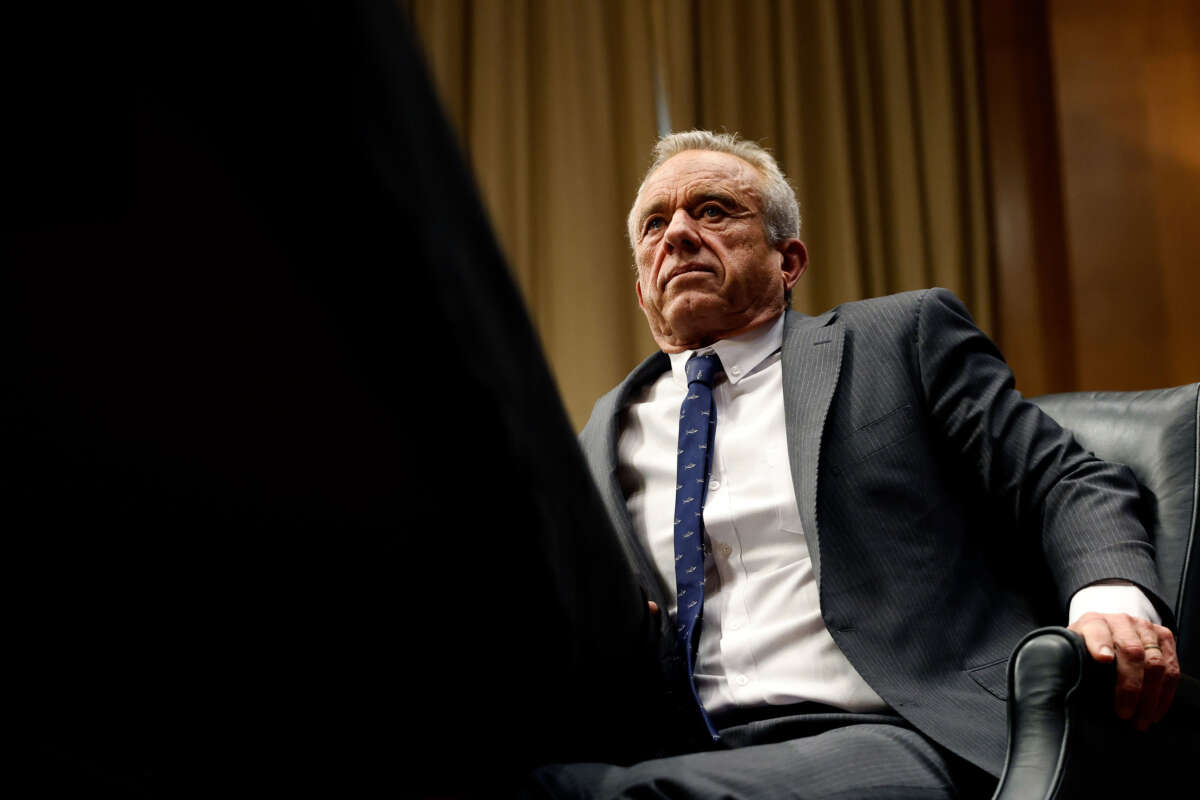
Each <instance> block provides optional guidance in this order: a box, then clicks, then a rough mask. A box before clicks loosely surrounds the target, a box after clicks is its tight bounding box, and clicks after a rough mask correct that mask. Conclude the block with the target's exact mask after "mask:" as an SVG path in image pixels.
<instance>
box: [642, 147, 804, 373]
mask: <svg viewBox="0 0 1200 800" xmlns="http://www.w3.org/2000/svg"><path fill="white" fill-rule="evenodd" d="M761 182H762V178H761V176H760V175H759V173H758V172H757V171H756V170H755V169H754V167H752V166H751V165H750V164H748V163H747V162H745V161H743V160H742V159H740V158H738V157H736V156H733V155H729V154H728V153H718V152H711V151H701V150H688V151H685V152H683V153H680V154H678V155H676V156H672V157H671V158H670V159H668V160H667V161H666V162H665V163H663V165H662V166H660V167H659V168H658V169H657V170H655V171H654V173H653V174H651V175H650V177H649V179H647V181H646V183H645V185H644V186H643V187H642V191H641V193H640V194H639V195H638V198H637V202H636V203H635V204H634V213H633V224H634V226H635V227H634V256H635V257H636V259H637V267H638V281H637V293H638V302H639V303H640V304H641V307H642V310H643V311H644V312H645V314H646V319H647V321H648V322H649V323H650V332H651V333H652V334H653V336H654V339H655V341H656V342H657V343H658V346H659V347H661V348H662V349H663V350H665V351H667V352H679V351H682V350H688V349H694V348H697V347H701V346H704V345H708V344H711V343H712V342H714V341H716V340H717V339H722V338H725V337H727V336H733V335H736V334H738V333H742V332H744V331H746V330H749V329H751V328H754V327H756V326H758V325H761V324H762V323H764V322H767V321H769V320H771V319H774V318H775V317H776V316H778V314H779V313H780V312H781V311H782V310H783V308H784V300H783V292H784V289H785V288H790V287H791V286H792V285H793V284H794V283H795V282H796V280H798V279H799V277H800V274H801V273H802V272H803V271H804V265H805V261H806V256H805V254H804V246H803V245H802V244H801V243H800V242H799V240H797V239H789V240H788V241H787V242H784V243H782V244H781V245H778V246H775V247H772V246H771V245H769V244H768V243H767V235H766V230H765V228H764V226H763V220H762V213H761V212H762V196H761V193H760V191H759V186H760V185H761Z"/></svg>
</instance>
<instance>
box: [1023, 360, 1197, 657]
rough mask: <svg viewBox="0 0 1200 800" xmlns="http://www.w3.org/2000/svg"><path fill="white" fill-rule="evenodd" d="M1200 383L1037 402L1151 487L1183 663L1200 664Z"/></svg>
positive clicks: (1154, 528) (1150, 505) (1155, 532)
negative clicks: (1199, 538) (1199, 546)
mask: <svg viewBox="0 0 1200 800" xmlns="http://www.w3.org/2000/svg"><path fill="white" fill-rule="evenodd" d="M1198 399H1200V383H1193V384H1189V385H1187V386H1177V387H1174V388H1171V389H1156V390H1152V391H1144V392H1078V393H1073V394H1057V395H1047V396H1045V397H1039V398H1033V402H1034V403H1037V404H1038V405H1039V406H1041V408H1042V409H1043V410H1044V411H1045V412H1046V413H1048V414H1049V415H1050V416H1052V417H1054V419H1055V420H1056V421H1057V422H1058V423H1059V424H1060V425H1062V426H1063V427H1064V428H1068V429H1069V430H1071V431H1072V432H1073V433H1074V434H1075V438H1076V439H1078V440H1079V443H1080V444H1082V445H1083V446H1084V447H1085V448H1087V449H1089V450H1091V451H1092V452H1094V453H1095V454H1096V455H1098V456H1100V457H1101V458H1103V459H1106V460H1108V461H1117V462H1119V463H1122V464H1125V465H1127V466H1128V467H1129V468H1130V469H1132V470H1133V472H1134V474H1135V475H1136V476H1137V479H1138V482H1139V483H1141V484H1142V487H1143V500H1144V501H1145V505H1144V508H1143V511H1144V517H1143V519H1144V521H1145V522H1146V526H1147V529H1148V530H1149V531H1150V535H1151V536H1152V537H1153V541H1154V547H1155V551H1156V560H1157V562H1158V572H1159V578H1160V580H1161V581H1162V587H1163V592H1164V594H1165V595H1166V596H1167V597H1168V598H1171V599H1172V603H1173V605H1172V608H1171V609H1170V610H1171V612H1172V613H1173V614H1174V616H1175V619H1176V621H1177V623H1178V626H1179V627H1178V630H1177V631H1176V633H1177V634H1178V636H1179V643H1180V645H1181V648H1182V649H1181V651H1180V659H1181V661H1182V662H1183V663H1184V665H1185V668H1189V667H1188V665H1190V669H1189V671H1191V672H1195V671H1196V666H1197V662H1200V641H1197V639H1198V638H1200V631H1197V626H1198V625H1200V620H1197V618H1196V617H1197V603H1196V600H1195V597H1194V596H1189V590H1190V593H1191V595H1194V594H1195V593H1197V592H1200V583H1198V582H1197V578H1196V574H1197V571H1200V553H1196V552H1195V549H1196V545H1195V539H1196V514H1197V505H1198V503H1197V493H1198V491H1200V488H1198V487H1200V482H1198V481H1200V479H1198V477H1197V468H1196V465H1197V461H1198V460H1200V456H1198V453H1200V436H1198V432H1200V416H1198V409H1200V406H1198Z"/></svg>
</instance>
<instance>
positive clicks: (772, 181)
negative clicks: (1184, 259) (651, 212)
mask: <svg viewBox="0 0 1200 800" xmlns="http://www.w3.org/2000/svg"><path fill="white" fill-rule="evenodd" d="M686 150H711V151H713V152H717V153H728V154H729V155H731V156H737V157H738V158H740V159H742V160H743V161H745V162H746V163H748V164H750V165H751V166H752V167H754V168H755V169H756V170H758V172H759V174H760V175H762V177H763V185H762V187H761V188H762V201H763V209H762V217H763V228H764V229H765V230H766V234H767V241H768V243H770V244H772V245H775V244H779V243H780V242H782V241H783V240H784V239H798V238H800V204H799V203H798V202H797V201H796V192H795V190H794V189H792V185H791V184H790V183H788V179H787V178H786V177H784V174H783V170H781V169H779V164H778V163H776V161H775V156H773V155H771V152H770V151H769V150H767V149H766V148H765V147H763V146H762V145H760V144H758V143H757V142H752V141H749V140H748V139H743V138H742V137H740V136H738V135H737V134H736V133H713V132H712V131H682V132H680V133H672V134H668V135H666V136H664V137H662V138H661V139H659V140H658V143H657V144H656V145H654V161H653V163H651V164H650V169H648V170H646V175H645V177H643V178H642V184H641V186H639V187H638V195H641V193H642V187H643V186H645V185H646V181H647V180H648V179H649V178H650V176H651V174H653V173H654V171H655V170H656V169H658V168H659V167H661V166H662V165H663V162H665V161H666V160H667V159H669V158H671V157H672V156H676V155H679V154H680V153H682V152H684V151H686ZM636 208H637V203H636V202H635V203H634V208H631V209H630V210H629V220H628V225H629V244H630V246H634V245H636V243H637V231H635V230H634V225H636V224H637V220H635V219H634V218H633V214H634V211H635V210H636Z"/></svg>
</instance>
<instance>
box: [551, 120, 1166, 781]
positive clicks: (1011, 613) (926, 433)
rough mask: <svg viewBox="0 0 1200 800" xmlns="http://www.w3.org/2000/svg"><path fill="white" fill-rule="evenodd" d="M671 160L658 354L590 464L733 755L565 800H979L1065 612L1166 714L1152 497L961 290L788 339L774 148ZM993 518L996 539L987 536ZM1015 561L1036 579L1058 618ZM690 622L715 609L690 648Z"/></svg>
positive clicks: (658, 213) (647, 286)
mask: <svg viewBox="0 0 1200 800" xmlns="http://www.w3.org/2000/svg"><path fill="white" fill-rule="evenodd" d="M656 156H657V159H656V161H655V163H654V165H653V167H652V168H651V170H650V172H649V174H648V175H647V178H646V180H645V181H644V183H643V185H642V187H641V189H640V191H639V193H638V198H637V201H636V202H635V204H634V207H633V209H632V211H631V213H630V218H629V235H630V241H631V243H632V245H633V249H634V253H635V257H636V261H637V267H638V282H637V293H638V299H639V302H640V304H641V307H642V309H643V311H644V312H645V314H646V318H647V320H648V322H649V325H650V329H651V332H652V334H653V336H654V338H655V340H656V342H657V343H658V344H659V346H660V348H661V349H662V352H661V353H657V354H655V355H654V356H652V357H651V358H650V359H648V360H647V361H646V362H644V363H643V364H642V365H641V366H639V367H638V368H637V369H635V370H634V371H633V373H631V374H630V376H629V377H628V378H627V379H626V380H625V381H624V382H622V383H621V385H620V386H618V387H617V388H616V389H614V390H613V391H612V392H610V393H609V394H608V395H606V396H605V397H604V398H602V399H601V400H600V401H599V402H598V403H597V405H596V408H595V410H594V412H593V416H592V419H591V420H590V422H589V423H588V425H587V427H586V428H585V430H584V432H583V434H582V437H581V438H582V442H583V446H584V450H585V454H586V456H587V458H588V461H589V465H590V467H591V469H592V472H593V475H594V477H595V478H596V480H597V483H598V485H599V487H600V490H601V494H602V496H603V498H604V500H605V502H606V506H607V508H608V511H609V515H610V517H611V520H612V522H613V525H614V527H615V528H616V529H617V530H618V532H619V534H620V536H621V538H622V541H623V544H624V546H625V549H626V552H627V553H628V554H629V556H630V560H631V562H632V564H633V565H634V569H635V571H636V572H637V573H638V574H639V578H640V579H641V582H642V584H643V586H645V587H647V589H646V590H647V593H648V595H649V598H650V606H651V607H652V609H654V610H655V611H656V612H657V613H658V615H659V621H660V625H661V636H662V639H661V641H662V642H663V643H664V646H663V659H664V663H667V664H669V665H673V667H674V670H675V673H676V679H677V680H679V681H681V682H682V683H683V684H686V685H687V687H688V689H689V690H690V691H686V692H683V693H682V694H683V701H682V702H681V704H680V705H681V706H682V707H684V708H685V709H688V708H690V711H691V713H692V715H693V722H694V729H695V730H696V731H698V732H699V733H700V736H699V737H698V738H699V739H701V740H703V739H706V738H711V743H710V745H711V746H710V747H709V748H708V749H710V750H711V749H712V748H713V747H715V748H716V750H715V751H713V752H703V753H693V754H690V755H680V756H675V757H671V758H663V759H657V760H654V761H650V762H646V763H642V764H638V765H635V766H633V767H629V768H625V767H611V766H605V765H597V764H583V765H571V766H566V767H551V768H547V769H544V770H542V771H541V772H540V773H539V776H540V778H541V780H542V781H543V782H544V784H545V785H547V786H550V787H553V789H555V790H563V791H566V792H567V793H571V792H574V791H578V792H579V793H582V794H588V795H589V796H592V795H593V794H594V795H595V796H615V795H621V796H624V795H625V794H630V796H633V795H634V794H636V791H637V787H643V788H644V787H649V786H664V785H670V786H676V787H679V788H680V789H681V790H683V791H684V792H685V793H687V792H690V793H692V794H694V795H696V796H709V795H713V794H717V793H720V794H721V796H779V795H782V796H829V795H831V794H836V793H839V792H846V791H849V792H851V793H854V792H858V793H859V794H861V795H863V796H871V797H909V796H916V797H920V796H942V795H943V794H945V793H950V792H952V789H951V787H952V786H957V787H958V789H959V790H961V791H963V792H964V793H970V792H976V791H980V790H981V789H986V787H987V785H988V783H989V780H990V778H989V777H988V776H991V777H992V778H994V777H995V776H997V775H998V774H999V771H1000V769H1001V767H1002V765H1003V759H1004V747H1005V742H1004V719H1005V704H1004V697H1005V692H1006V689H1005V673H1006V666H1007V658H1008V654H1009V653H1010V652H1011V651H1012V648H1013V646H1014V645H1015V644H1016V642H1017V641H1018V640H1019V639H1020V638H1021V637H1022V636H1023V635H1024V634H1025V633H1027V632H1028V631H1029V630H1031V629H1032V628H1034V627H1036V626H1037V624H1038V623H1039V622H1041V621H1047V622H1050V621H1060V622H1061V621H1065V620H1064V618H1065V617H1067V616H1068V613H1069V616H1070V621H1071V622H1072V627H1073V628H1074V629H1075V630H1077V631H1078V632H1079V633H1081V634H1082V635H1083V636H1084V637H1085V640H1086V641H1087V645H1088V648H1089V650H1090V651H1091V653H1092V654H1093V656H1094V657H1096V658H1097V659H1098V660H1111V659H1113V658H1114V649H1115V658H1116V660H1117V665H1118V674H1119V683H1118V687H1117V696H1116V710H1117V713H1118V715H1120V716H1121V717H1123V718H1126V719H1132V720H1133V724H1135V725H1136V726H1138V727H1139V728H1142V729H1145V727H1146V726H1148V725H1149V724H1151V723H1153V722H1155V721H1157V720H1158V719H1159V718H1161V716H1162V714H1163V713H1164V712H1165V710H1166V708H1167V706H1168V705H1169V703H1170V701H1171V696H1172V694H1173V687H1174V682H1175V680H1176V678H1177V675H1178V663H1177V661H1176V659H1175V653H1174V643H1173V639H1172V637H1171V633H1170V631H1169V630H1168V629H1167V628H1166V627H1164V626H1162V625H1161V624H1158V623H1160V622H1161V621H1162V620H1161V619H1160V617H1159V615H1158V613H1157V611H1156V609H1155V601H1158V600H1159V598H1158V597H1157V592H1158V589H1157V583H1156V578H1155V571H1154V564H1153V554H1152V548H1151V547H1150V545H1149V543H1148V541H1147V539H1146V535H1145V532H1144V530H1143V529H1142V526H1141V525H1140V523H1139V522H1138V519H1137V515H1136V511H1135V503H1136V500H1137V496H1138V491H1137V485H1136V482H1135V481H1134V479H1133V477H1132V475H1131V473H1130V472H1129V471H1128V470H1127V469H1125V468H1124V467H1121V466H1118V465H1114V464H1109V463H1105V462H1102V461H1099V460H1097V459H1095V458H1094V457H1093V456H1091V455H1090V454H1089V453H1086V452H1084V451H1083V450H1082V449H1081V448H1080V447H1079V446H1078V445H1077V444H1076V443H1075V442H1074V440H1073V439H1072V437H1071V436H1070V435H1069V434H1068V433H1066V432H1064V431H1063V430H1062V429H1061V428H1059V427H1058V426H1057V425H1056V424H1055V423H1054V422H1053V421H1051V420H1050V419H1049V418H1048V417H1046V416H1045V415H1043V414H1041V413H1040V412H1039V411H1038V410H1037V409H1036V407H1034V406H1032V405H1031V404H1029V403H1026V402H1024V401H1023V400H1022V398H1021V397H1020V395H1019V394H1018V393H1017V392H1016V391H1015V390H1014V389H1013V386H1012V375H1011V373H1010V371H1009V370H1008V368H1007V366H1006V365H1005V364H1004V362H1003V359H1002V358H1001V356H1000V354H999V353H998V352H997V350H996V349H995V347H994V345H993V344H992V343H991V342H990V341H989V340H988V339H987V337H986V336H985V335H984V334H983V333H981V332H980V331H979V330H978V329H977V328H976V327H975V325H974V323H973V322H972V321H971V318H970V316H969V314H968V313H967V311H966V310H965V308H964V307H963V306H962V304H961V303H960V302H959V301H958V300H957V299H956V298H955V297H954V296H953V295H952V294H951V293H949V292H947V291H945V290H936V289H935V290H930V291H926V292H910V293H906V294H902V295H895V296H892V297H884V298H878V299H874V300H868V301H862V302H858V303H849V304H846V305H844V306H841V307H839V308H838V309H835V310H833V311H830V312H827V313H825V314H822V315H820V316H817V317H805V316H803V315H800V314H795V313H791V312H787V313H785V309H786V305H787V298H788V296H789V294H790V290H791V288H792V287H793V286H794V285H795V283H796V281H798V280H799V279H800V277H801V275H802V274H803V272H804V270H805V268H806V266H807V255H806V251H805V248H804V245H803V244H802V243H801V242H800V240H799V239H798V238H796V237H797V234H798V230H799V215H798V211H797V207H796V201H795V198H794V195H793V193H792V192H791V190H790V188H789V187H788V186H787V183H786V180H785V179H784V178H783V176H782V174H781V173H780V171H779V169H778V167H777V166H776V164H775V162H774V160H773V159H772V158H771V156H770V155H769V154H768V153H766V152H765V151H763V150H762V149H761V148H759V147H757V146H755V145H753V144H751V143H747V142H744V141H741V140H739V139H737V138H736V137H733V136H727V135H721V136H716V135H713V134H709V133H707V132H702V131H696V132H688V133H684V134H676V135H673V136H671V137H667V138H665V139H664V140H663V141H661V142H660V143H659V146H658V148H657V150H656ZM710 354H715V356H716V357H717V358H718V359H719V361H716V362H713V363H714V364H715V367H714V368H715V369H716V370H718V371H719V372H721V373H723V375H719V376H718V378H717V380H716V382H715V384H714V385H712V387H711V388H706V387H705V386H704V385H703V384H704V383H705V382H704V381H703V380H701V381H699V382H697V380H696V378H695V375H694V374H693V371H692V370H691V368H690V367H689V366H688V361H689V359H690V358H693V357H703V356H705V355H710ZM710 357H711V355H710ZM710 395H711V398H712V399H711V401H710V400H708V397H709V396H710ZM693 402H700V403H709V405H705V406H704V410H702V411H701V412H700V413H701V414H703V415H705V418H707V419H715V420H716V422H715V428H714V429H713V430H714V432H713V433H711V434H710V441H709V445H710V450H709V452H708V454H707V455H700V457H699V459H695V458H692V457H691V456H689V455H685V452H700V451H699V450H696V451H688V450H687V448H688V447H689V446H690V445H689V444H688V441H690V440H689V438H688V437H690V436H692V435H694V434H697V432H698V431H699V432H700V435H701V436H702V435H703V431H702V430H701V429H703V428H705V427H707V425H706V424H705V423H703V422H702V423H700V425H699V427H696V426H694V425H693V424H692V423H690V422H688V421H687V420H688V419H689V414H692V413H693V411H692V410H691V409H690V407H689V403H693ZM681 403H682V406H681ZM697 418H699V417H697ZM680 420H683V421H682V422H680ZM677 430H678V433H677ZM677 436H678V440H677ZM676 445H678V449H677V448H676ZM700 447H701V449H704V446H703V445H701V446H700ZM677 455H679V460H678V462H677V461H676V456H677ZM706 459H707V462H706V466H707V471H708V472H709V473H710V474H709V475H707V476H704V477H697V478H694V480H693V476H695V475H699V474H700V472H701V471H703V470H702V466H703V465H704V463H705V460H706ZM685 462H688V463H685ZM698 466H700V467H701V468H697V467H698ZM693 501H698V507H699V509H700V511H696V512H694V517H695V519H696V522H697V526H699V530H700V533H701V534H702V535H703V537H704V539H705V544H704V546H703V549H702V551H701V552H702V563H703V574H704V577H703V579H702V581H701V585H700V586H693V585H692V583H691V579H690V578H689V577H688V576H687V575H685V574H684V572H683V571H682V570H681V571H679V572H676V570H677V569H678V568H677V567H676V566H675V565H676V564H687V563H689V562H688V561H687V560H682V561H681V559H687V558H688V557H689V552H690V550H691V546H690V542H689V541H687V539H688V537H690V536H692V535H693V534H694V533H695V531H693V530H688V531H683V533H677V532H676V531H680V530H682V529H684V528H689V527H696V526H689V524H688V521H689V520H690V519H691V518H692V516H693V515H692V514H691V513H689V511H688V510H681V509H692V508H696V507H697V506H693V505H688V504H689V503H692V502H693ZM701 512H703V513H701ZM672 516H674V521H673V522H672ZM989 516H990V517H992V518H996V519H1003V520H1005V522H1004V524H1002V525H993V526H988V527H986V528H985V527H984V526H982V525H981V524H980V522H979V520H980V519H981V518H985V517H989ZM701 523H702V524H701ZM673 529H675V530H673ZM681 537H682V538H681ZM1013 553H1018V554H1020V555H1022V556H1023V555H1026V554H1032V557H1033V558H1034V559H1035V561H1034V563H1039V562H1043V561H1044V565H1045V570H1046V578H1047V580H1046V582H1045V585H1046V586H1047V587H1052V588H1051V590H1050V594H1051V595H1052V596H1044V597H1043V596H1039V593H1038V582H1037V581H1031V580H1030V578H1029V575H1028V572H1027V570H1028V567H1019V566H1015V565H1014V559H1013V557H1012V554H1013ZM1039 569H1040V567H1039ZM694 571H695V567H694V566H692V567H688V572H689V573H691V572H694ZM701 589H702V591H699V590H701ZM689 592H690V593H691V594H689ZM697 593H699V594H700V595H702V600H700V598H696V599H692V600H690V601H688V598H692V597H695V595H696V594H697ZM676 597H679V598H680V600H679V603H678V606H679V608H678V609H677V608H676V606H677V604H676V602H675V599H676ZM685 601H688V608H689V609H690V608H695V607H696V606H697V605H699V603H701V602H702V612H700V619H699V620H697V621H696V623H695V624H694V626H693V625H691V624H689V623H688V619H689V617H688V616H687V614H686V613H685V612H684V611H683V609H684V604H685ZM1159 605H1160V607H1165V606H1164V605H1163V604H1161V603H1160V604H1159ZM1056 618H1057V619H1056ZM680 630H683V633H681V634H680V633H679V631H680ZM677 634H678V635H677ZM685 713H686V712H685ZM722 748H725V749H722ZM581 786H584V787H587V788H586V789H579V787H581ZM856 796H857V795H856Z"/></svg>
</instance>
